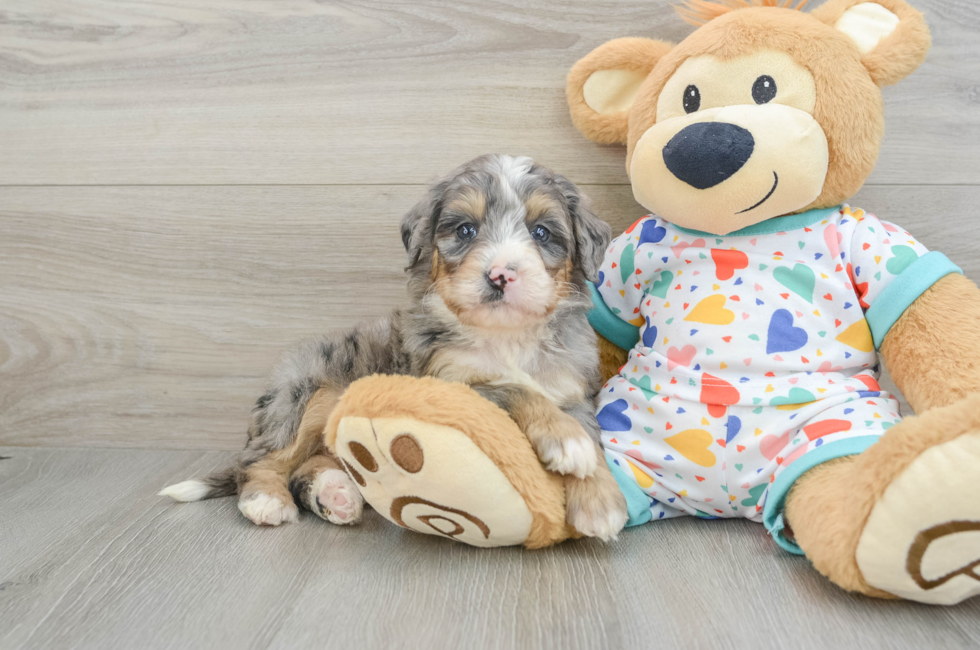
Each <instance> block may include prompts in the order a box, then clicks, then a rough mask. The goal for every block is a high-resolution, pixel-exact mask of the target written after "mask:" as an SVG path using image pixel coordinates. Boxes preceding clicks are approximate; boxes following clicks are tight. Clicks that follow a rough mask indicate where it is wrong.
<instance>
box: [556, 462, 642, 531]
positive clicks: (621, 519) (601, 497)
mask: <svg viewBox="0 0 980 650" xmlns="http://www.w3.org/2000/svg"><path fill="white" fill-rule="evenodd" d="M565 494H566V499H567V505H566V507H567V509H568V512H567V513H566V514H567V519H568V523H570V524H571V525H572V526H573V527H574V528H575V530H577V531H578V532H580V533H582V534H583V535H585V536H586V537H598V538H599V539H601V540H602V541H604V542H610V541H612V540H614V539H616V536H617V535H618V534H619V531H621V530H622V529H623V527H624V526H625V525H626V521H627V520H628V519H629V513H628V512H627V510H626V497H624V496H623V493H622V492H620V490H619V485H618V484H617V483H616V479H615V478H613V475H612V474H611V473H610V472H609V470H608V469H606V468H602V469H600V470H599V471H597V472H596V473H595V475H594V476H591V477H589V478H587V479H585V480H584V481H583V480H578V479H574V478H567V479H565Z"/></svg>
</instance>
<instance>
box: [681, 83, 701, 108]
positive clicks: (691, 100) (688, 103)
mask: <svg viewBox="0 0 980 650" xmlns="http://www.w3.org/2000/svg"><path fill="white" fill-rule="evenodd" d="M699 108H701V91H700V90H698V87H697V86H695V85H694V84H691V85H690V86H688V87H687V88H685V89H684V111H685V112H687V113H693V112H694V111H696V110H698V109H699Z"/></svg>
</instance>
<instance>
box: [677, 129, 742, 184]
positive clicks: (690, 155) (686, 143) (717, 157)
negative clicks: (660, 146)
mask: <svg viewBox="0 0 980 650" xmlns="http://www.w3.org/2000/svg"><path fill="white" fill-rule="evenodd" d="M753 149H755V138H753V137H752V134H751V133H750V132H749V131H748V130H746V129H743V128H742V127H740V126H737V125H735V124H727V123H725V122H698V123H697V124H692V125H690V126H686V127H684V128H683V129H681V130H680V131H679V132H678V133H677V135H675V136H674V137H673V138H671V139H670V142H668V143H667V145H666V146H665V147H664V151H663V155H664V164H665V165H667V169H669V170H670V171H671V173H672V174H673V175H674V176H676V177H677V178H678V179H680V180H682V181H684V182H685V183H687V184H688V185H690V186H691V187H694V188H697V189H699V190H706V189H708V188H709V187H714V186H715V185H717V184H718V183H721V182H722V181H725V180H727V179H729V178H731V176H732V175H733V174H734V173H735V172H737V171H738V170H740V169H741V168H742V166H743V165H744V164H745V162H746V161H747V160H748V159H749V156H751V155H752V150H753Z"/></svg>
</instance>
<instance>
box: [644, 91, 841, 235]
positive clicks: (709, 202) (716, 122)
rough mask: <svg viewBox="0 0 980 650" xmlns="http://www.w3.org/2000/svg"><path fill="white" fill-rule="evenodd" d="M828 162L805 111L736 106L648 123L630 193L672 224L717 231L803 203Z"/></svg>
mask: <svg viewBox="0 0 980 650" xmlns="http://www.w3.org/2000/svg"><path fill="white" fill-rule="evenodd" d="M827 163H828V147H827V137H826V136H825V135H824V132H823V129H822V128H820V125H819V124H818V123H817V121H816V120H814V119H813V116H811V115H810V114H809V113H807V112H805V111H803V110H800V109H798V108H794V107H792V106H785V105H782V104H765V105H763V106H750V105H735V106H723V107H718V108H709V109H707V110H703V111H697V112H693V113H691V114H689V115H684V116H683V117H672V118H670V119H667V120H665V121H663V122H658V123H657V124H655V125H653V126H651V127H650V128H649V129H648V130H647V131H646V133H644V134H643V137H641V138H640V140H639V142H637V144H636V147H635V149H634V152H633V158H632V160H631V162H630V179H631V180H632V182H633V194H634V196H635V197H636V200H637V201H638V202H639V203H641V204H642V205H644V206H646V207H647V208H649V209H651V210H653V211H654V212H656V213H657V214H659V215H661V216H663V217H664V218H666V219H667V220H669V221H671V222H672V223H675V224H677V225H679V226H683V227H687V228H693V229H696V230H703V231H706V232H711V233H713V234H718V235H724V234H727V233H730V232H733V231H735V230H738V229H740V228H743V227H745V226H748V225H751V224H754V223H758V222H759V221H763V220H765V219H769V218H770V217H775V216H778V215H780V214H786V213H788V212H793V211H796V210H800V209H802V208H803V207H805V206H807V205H809V204H810V203H811V202H812V201H813V200H814V199H815V198H817V196H818V195H819V194H820V192H821V189H822V188H823V185H824V179H825V178H826V176H827Z"/></svg>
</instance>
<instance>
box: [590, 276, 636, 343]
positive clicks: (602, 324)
mask: <svg viewBox="0 0 980 650" xmlns="http://www.w3.org/2000/svg"><path fill="white" fill-rule="evenodd" d="M589 292H590V293H591V295H592V309H591V310H589V324H590V325H592V329H594V330H595V331H597V332H599V333H600V334H602V335H603V336H604V337H606V339H607V340H608V341H609V342H610V343H614V344H616V345H618V346H619V347H621V348H623V349H624V350H632V349H633V348H634V347H636V344H637V343H639V342H640V328H639V327H637V326H636V325H630V324H629V323H627V322H626V321H624V320H622V319H621V318H620V317H619V316H617V315H616V314H614V313H612V310H611V309H609V307H608V306H607V305H606V303H605V301H604V300H603V299H602V294H600V293H599V290H598V289H597V288H596V286H595V285H594V284H592V283H591V282H589Z"/></svg>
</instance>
